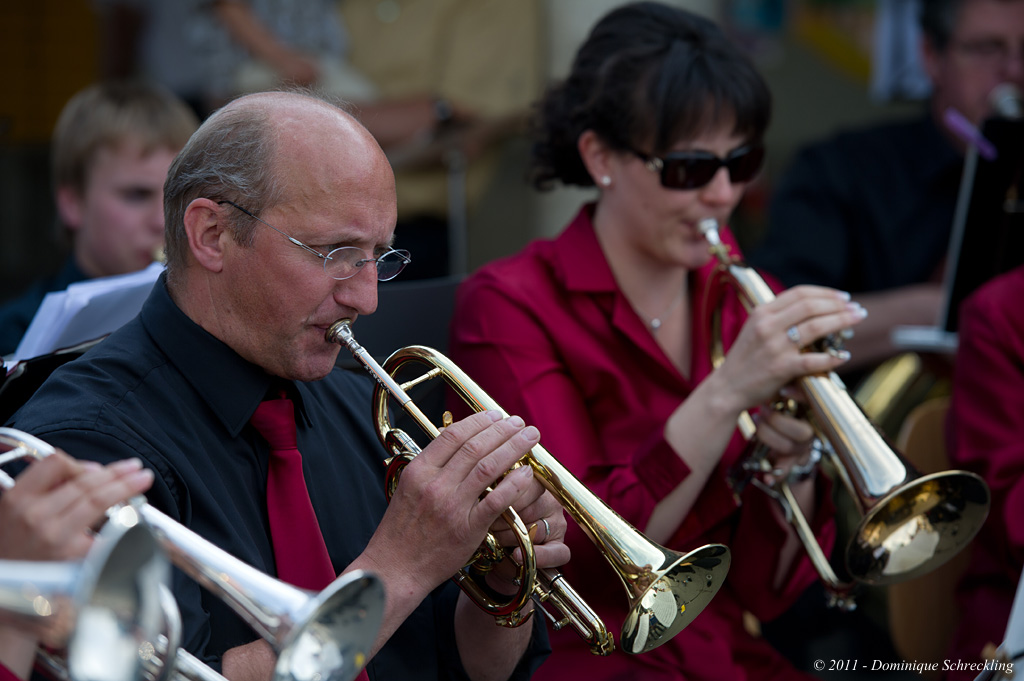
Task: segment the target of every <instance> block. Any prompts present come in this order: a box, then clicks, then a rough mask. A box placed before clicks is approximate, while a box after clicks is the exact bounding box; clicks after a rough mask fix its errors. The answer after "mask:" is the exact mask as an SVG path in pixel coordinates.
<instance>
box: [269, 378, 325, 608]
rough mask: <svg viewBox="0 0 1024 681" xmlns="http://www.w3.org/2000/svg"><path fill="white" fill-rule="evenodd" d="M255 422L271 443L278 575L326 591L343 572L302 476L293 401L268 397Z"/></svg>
mask: <svg viewBox="0 0 1024 681" xmlns="http://www.w3.org/2000/svg"><path fill="white" fill-rule="evenodd" d="M251 422H252V425H253V426H255V427H256V430H258V431H259V432H260V435H262V436H263V437H264V438H266V440H267V442H268V443H270V471H269V474H268V476H267V513H268V514H269V516H270V537H271V540H272V542H273V544H274V560H275V561H276V562H277V576H278V577H279V578H281V579H282V580H284V581H286V582H288V583H289V584H294V585H295V586H298V587H301V588H303V589H311V590H313V591H320V590H321V589H323V588H324V587H326V586H327V585H328V584H330V583H331V582H332V581H334V578H335V577H336V576H337V575H336V574H335V572H334V567H333V566H332V565H331V558H330V556H329V555H328V554H327V546H326V545H325V544H324V537H323V535H322V534H321V533H320V524H319V523H318V522H317V519H316V514H315V513H314V512H313V504H312V503H310V501H309V491H308V490H307V489H306V480H305V478H303V477H302V455H301V454H299V450H298V445H297V443H296V441H295V408H294V406H293V405H292V401H291V400H289V399H288V398H287V397H284V396H283V395H282V397H281V398H279V399H276V400H264V401H263V402H261V403H260V406H259V407H257V408H256V413H254V414H253V415H252V419H251Z"/></svg>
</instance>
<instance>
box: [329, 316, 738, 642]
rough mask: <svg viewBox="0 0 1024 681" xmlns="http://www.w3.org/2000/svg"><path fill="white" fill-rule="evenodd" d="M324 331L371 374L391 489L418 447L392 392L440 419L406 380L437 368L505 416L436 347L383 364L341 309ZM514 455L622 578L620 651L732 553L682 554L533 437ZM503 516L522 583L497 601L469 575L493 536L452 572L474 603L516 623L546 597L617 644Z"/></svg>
mask: <svg viewBox="0 0 1024 681" xmlns="http://www.w3.org/2000/svg"><path fill="white" fill-rule="evenodd" d="M326 338H327V340H328V341H329V342H333V343H338V344H340V345H344V346H345V347H346V348H348V350H349V351H350V352H351V353H352V354H353V355H354V356H355V358H356V359H357V360H358V361H359V362H360V363H361V364H363V366H364V367H365V368H366V369H367V370H368V371H369V372H370V373H371V374H372V375H373V376H374V378H376V379H377V388H376V390H375V392H374V400H373V416H374V420H375V422H376V424H377V434H378V436H379V437H380V439H381V442H382V443H383V444H384V446H385V448H387V449H388V450H389V451H390V452H391V453H392V454H394V456H393V457H391V459H389V460H388V482H387V487H388V490H389V491H388V494H389V497H390V494H391V492H392V491H393V488H394V485H396V484H397V475H398V473H399V472H400V470H401V468H403V467H404V466H405V465H406V464H407V463H408V462H409V461H410V460H411V459H412V457H414V456H415V455H416V454H417V453H418V452H419V451H420V448H419V447H418V446H417V445H416V443H415V442H413V440H412V438H410V437H409V436H408V435H407V434H405V433H404V432H402V431H401V430H398V429H396V428H392V427H391V422H390V419H389V415H388V407H387V405H388V399H389V397H390V398H393V399H395V400H397V401H398V402H399V403H400V404H401V406H402V409H403V410H404V411H405V412H406V413H407V414H409V415H410V416H411V417H412V418H413V419H414V420H415V421H416V422H417V423H418V424H419V426H420V427H421V428H422V429H423V430H424V431H425V432H426V433H427V434H428V435H429V436H430V437H436V436H437V435H438V432H439V431H438V429H437V427H436V426H434V424H433V423H432V422H431V421H430V420H429V419H428V418H427V417H426V416H425V415H424V414H423V412H422V411H421V410H420V409H419V407H417V406H416V404H415V403H414V402H413V401H412V399H411V398H410V397H409V395H408V394H406V392H405V390H406V388H410V387H412V386H414V385H417V384H419V383H422V382H424V381H426V380H429V379H431V378H434V377H436V376H441V377H443V379H444V380H445V382H446V383H447V384H448V385H450V386H451V387H452V388H453V389H454V390H455V391H456V393H458V395H459V396H460V397H461V398H462V399H463V400H465V402H466V403H467V404H468V405H469V406H470V407H471V408H472V409H474V410H476V411H484V410H493V411H497V412H499V413H501V414H503V415H505V416H507V414H505V412H504V411H503V410H502V409H501V407H500V406H498V405H497V403H495V402H494V401H493V400H492V399H491V398H490V397H488V395H487V394H486V393H485V392H484V391H483V390H481V389H480V387H479V386H477V385H476V383H474V382H473V381H472V380H471V379H470V378H469V377H468V376H466V374H465V373H464V372H463V371H462V370H461V369H459V368H458V367H457V366H456V365H455V364H454V363H453V362H452V361H451V360H450V359H448V358H447V357H445V356H444V355H443V354H441V353H440V352H438V351H436V350H434V349H433V348H427V347H423V346H416V345H413V346H409V347H405V348H402V349H400V350H398V351H396V352H395V353H394V354H392V355H391V356H390V357H389V358H388V359H387V360H386V361H385V362H384V366H385V367H387V368H384V367H381V366H380V365H379V364H378V363H377V362H376V361H375V360H374V359H373V357H371V356H370V354H369V353H368V352H367V351H366V350H365V349H364V348H363V347H362V346H361V345H359V343H357V342H356V340H355V338H354V337H353V335H352V329H351V322H350V320H348V319H341V320H338V321H337V322H335V323H334V324H332V325H331V327H330V328H329V329H328V330H327V334H326ZM409 362H418V363H421V364H425V365H427V366H428V367H430V370H429V371H428V372H427V373H426V374H423V375H421V376H420V377H418V378H417V379H415V380H412V381H409V382H407V383H404V384H401V385H399V384H398V383H397V382H396V381H395V380H394V378H393V376H394V375H395V374H396V373H397V372H398V371H399V370H400V369H401V367H402V366H403V365H405V364H406V363H409ZM520 464H523V465H526V464H528V465H530V466H531V467H532V468H533V472H534V475H535V476H536V477H537V479H539V480H540V482H541V484H543V485H544V487H545V488H546V489H547V490H548V491H550V492H551V493H552V494H553V495H554V496H555V498H557V499H558V500H559V502H560V503H561V504H562V506H563V507H564V508H565V510H566V511H568V513H569V515H571V516H572V518H573V519H574V520H575V521H576V522H577V523H579V525H580V527H582V528H583V530H584V532H586V533H587V536H589V537H590V539H591V541H593V542H594V543H595V544H596V545H597V547H598V549H599V550H600V551H601V552H602V554H604V557H605V558H606V559H607V560H608V562H609V563H611V565H612V567H613V568H614V569H615V571H616V573H617V574H618V575H619V578H620V579H621V580H622V583H623V585H624V586H625V587H626V591H627V594H628V596H629V601H630V611H629V615H628V616H627V618H626V621H625V623H624V624H623V627H622V634H621V639H622V645H623V647H624V649H625V650H626V652H629V653H643V652H647V651H648V650H651V649H653V648H656V647H657V646H659V645H661V644H662V643H665V642H667V641H668V640H669V639H671V638H672V637H673V636H675V635H676V634H677V633H679V632H680V631H682V629H683V628H684V627H686V625H688V624H689V623H690V622H691V621H693V619H694V618H695V617H697V615H699V614H700V612H701V611H702V610H703V609H704V607H705V606H706V605H707V604H708V603H709V602H710V601H711V599H712V598H713V597H714V595H715V594H716V593H717V592H718V589H719V588H720V587H721V586H722V582H723V581H724V580H725V575H726V573H727V572H728V570H729V560H730V554H729V550H728V549H727V548H726V547H725V546H722V545H721V544H709V545H707V546H704V547H701V548H698V549H696V550H694V551H691V552H690V553H687V554H685V555H684V554H680V553H676V552H675V551H670V550H668V549H666V548H664V547H662V546H659V545H657V544H655V543H653V542H651V541H650V540H649V539H647V537H645V536H644V535H643V534H641V533H640V532H639V531H638V530H637V529H636V528H634V527H633V526H632V525H630V524H629V523H627V522H626V521H625V520H623V519H622V518H621V517H620V516H619V515H618V514H617V513H615V512H614V511H613V510H612V509H611V508H609V507H608V506H607V505H606V504H605V503H604V502H603V501H602V500H601V499H599V498H598V497H596V496H595V495H594V494H593V493H592V492H591V491H590V490H588V489H587V488H586V487H585V486H584V485H583V484H582V483H580V481H579V480H577V479H576V478H575V477H574V476H573V475H572V474H571V473H570V472H569V471H568V470H566V469H565V468H564V467H563V466H562V465H561V464H560V463H559V462H558V460H557V459H555V458H554V457H553V456H552V455H551V454H549V453H548V452H547V451H546V450H545V449H544V448H543V447H541V446H540V445H537V446H535V447H534V448H533V449H532V450H531V452H530V453H529V454H528V455H527V456H526V457H524V458H523V460H522V461H520ZM504 517H505V519H506V521H507V522H508V523H509V525H510V526H511V527H512V528H513V531H514V533H515V534H516V535H517V536H518V538H519V545H520V548H521V549H522V554H523V558H524V560H523V562H522V564H521V565H520V566H519V568H518V569H519V581H518V583H519V584H520V589H519V592H518V593H517V594H516V595H515V596H513V597H511V598H510V599H509V600H508V601H506V602H503V603H499V602H496V601H495V600H494V599H493V598H491V597H489V596H487V595H486V594H485V593H484V590H483V589H481V588H480V587H479V586H478V585H477V584H476V583H475V580H474V572H476V573H480V572H485V571H486V570H487V569H489V567H490V564H491V563H493V562H497V561H500V560H502V559H503V558H504V557H506V555H505V552H504V550H503V549H502V547H500V546H498V545H497V542H496V541H494V539H493V537H491V536H489V537H488V541H487V542H485V544H484V546H483V547H481V550H480V551H478V552H477V555H476V556H474V561H473V562H471V563H470V564H469V565H467V566H466V567H465V568H463V569H462V570H461V571H460V572H459V573H458V574H457V575H456V576H455V577H454V579H455V581H456V582H457V583H458V584H459V586H460V587H462V589H463V590H464V591H465V592H466V593H467V594H468V595H469V596H470V598H472V599H473V600H474V602H476V604H477V605H478V606H479V607H481V608H482V609H484V610H486V611H487V612H490V613H492V614H494V615H495V616H496V617H497V619H498V622H499V624H504V625H506V626H517V625H518V624H521V623H522V622H523V621H525V618H522V617H521V616H520V615H519V610H520V608H522V607H523V605H525V603H526V601H527V600H529V599H530V598H531V597H534V598H536V599H537V600H538V601H540V602H541V603H543V602H547V601H551V602H552V603H553V604H554V605H555V607H557V608H558V609H559V610H560V611H561V612H562V618H560V619H557V618H555V617H554V616H553V615H552V614H551V613H550V612H548V611H547V610H546V609H545V608H543V607H541V609H542V610H544V613H545V615H546V616H547V617H548V618H549V619H550V620H551V621H552V622H553V626H554V628H555V629H560V628H562V627H563V626H565V625H566V624H569V625H570V626H572V627H573V628H574V629H575V630H576V632H577V633H578V634H580V636H582V637H583V638H584V639H585V640H586V641H587V643H588V644H589V645H590V648H591V650H592V651H593V652H594V653H595V654H598V655H607V654H608V653H610V652H611V651H612V650H613V649H614V640H613V637H612V636H611V634H609V633H608V631H607V629H606V628H605V626H604V623H603V622H602V621H601V619H600V618H599V617H598V616H597V615H596V614H595V613H594V612H593V610H592V609H591V608H590V607H589V606H588V605H587V604H586V602H584V601H583V600H582V599H581V598H580V597H579V596H578V595H577V594H576V592H575V591H574V590H573V589H572V588H571V587H570V586H569V584H568V583H567V582H566V581H565V579H563V578H562V576H561V575H560V574H558V573H557V572H555V571H552V570H537V568H536V560H535V556H534V549H533V543H532V541H531V540H530V538H529V534H528V532H527V531H526V528H525V527H524V525H523V522H522V521H521V520H520V519H519V517H518V516H517V515H516V514H515V512H514V511H513V510H512V509H509V510H508V511H507V512H506V515H505V516H504Z"/></svg>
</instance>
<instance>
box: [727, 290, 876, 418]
mask: <svg viewBox="0 0 1024 681" xmlns="http://www.w3.org/2000/svg"><path fill="white" fill-rule="evenodd" d="M866 315H867V312H866V310H864V308H863V307H861V306H860V305H859V304H858V303H855V302H851V301H850V296H849V294H848V293H844V292H842V291H836V290H835V289H830V288H825V287H821V286H796V287H794V288H791V289H789V290H787V291H784V292H782V293H780V294H779V296H778V297H777V298H775V299H774V300H772V301H770V302H767V303H764V304H763V305H759V306H757V307H756V308H754V310H753V311H751V313H750V317H749V318H748V319H747V321H746V323H744V325H743V328H742V329H741V331H740V333H739V336H737V338H736V341H735V342H734V343H733V345H732V347H731V348H730V349H729V352H728V354H727V355H726V356H725V361H724V362H723V363H722V365H721V366H720V367H719V369H718V371H717V372H716V373H718V374H719V375H718V378H720V379H721V380H722V384H724V386H726V387H727V390H726V391H725V394H726V395H728V396H730V399H732V400H733V401H734V403H733V408H734V410H735V411H736V412H737V413H739V412H740V411H742V410H744V409H748V408H750V407H753V406H755V405H758V404H761V403H763V402H767V401H768V400H771V399H773V397H774V396H775V395H776V394H777V393H778V392H779V390H780V389H781V388H782V386H784V385H786V384H788V383H790V382H791V381H792V380H793V379H795V378H798V377H800V376H806V375H809V374H816V373H822V372H828V371H832V370H834V369H836V368H838V367H839V366H841V365H842V364H843V363H844V362H846V361H847V360H848V359H849V354H848V353H846V352H844V351H840V352H818V351H815V350H812V349H810V346H811V345H812V344H813V343H814V342H815V341H817V340H819V339H821V338H824V337H826V336H829V335H832V334H838V333H840V332H842V331H843V330H844V329H848V328H850V327H852V326H855V325H856V324H858V323H860V322H861V321H862V320H863V319H864V317H865V316H866Z"/></svg>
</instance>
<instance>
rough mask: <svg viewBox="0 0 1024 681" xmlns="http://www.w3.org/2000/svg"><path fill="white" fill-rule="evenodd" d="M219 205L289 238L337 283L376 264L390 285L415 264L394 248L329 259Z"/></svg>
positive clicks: (342, 252) (351, 251)
mask: <svg viewBox="0 0 1024 681" xmlns="http://www.w3.org/2000/svg"><path fill="white" fill-rule="evenodd" d="M217 203H218V204H220V205H223V204H225V203H226V204H228V205H229V206H232V207H234V208H237V209H238V210H240V211H242V212H243V213H245V214H246V215H248V216H249V217H251V218H252V219H253V220H256V221H257V222H260V223H262V224H264V225H266V226H267V227H270V229H272V230H274V231H275V232H277V233H278V234H280V235H281V236H283V237H285V238H286V239H288V241H291V242H292V243H293V244H295V245H296V246H298V247H299V248H301V249H303V250H305V251H309V252H310V253H312V254H313V255H315V256H316V257H318V258H320V259H321V260H323V262H324V272H326V273H327V276H328V277H330V278H331V279H337V280H338V281H342V280H344V279H350V278H352V277H354V276H356V275H357V274H359V270H361V269H363V266H364V265H367V264H369V263H373V264H374V265H375V266H376V267H377V280H378V281H390V280H391V279H394V278H395V277H397V276H398V275H399V273H401V271H402V270H404V269H405V266H406V265H408V264H409V263H410V262H412V258H411V257H410V256H409V251H404V250H395V249H393V248H392V249H391V250H389V251H388V252H386V253H383V254H381V255H379V256H377V257H376V258H367V257H366V251H364V250H363V249H361V248H357V247H356V246H342V247H340V248H335V249H334V250H332V251H331V252H330V253H328V254H327V255H324V254H323V253H321V252H320V251H318V250H316V249H315V248H313V247H312V246H307V245H306V244H304V243H302V242H301V241H299V240H298V239H296V238H295V237H293V236H291V235H290V234H286V233H285V232H282V231H281V230H279V229H278V228H277V227H274V226H273V225H272V224H270V223H269V222H266V221H265V220H262V219H260V218H258V217H256V216H255V215H253V214H252V213H250V212H249V211H247V210H246V209H244V208H242V207H241V206H239V205H238V204H237V203H235V202H233V201H227V200H224V201H218V202H217Z"/></svg>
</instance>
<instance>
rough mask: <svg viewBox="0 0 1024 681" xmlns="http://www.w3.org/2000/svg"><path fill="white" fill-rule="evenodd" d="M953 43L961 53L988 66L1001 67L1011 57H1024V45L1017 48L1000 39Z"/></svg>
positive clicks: (1015, 58)
mask: <svg viewBox="0 0 1024 681" xmlns="http://www.w3.org/2000/svg"><path fill="white" fill-rule="evenodd" d="M951 45H952V48H953V49H954V50H956V51H957V52H959V53H960V54H962V55H964V56H965V57H967V58H968V59H971V60H973V61H975V62H978V63H980V64H984V65H985V66H986V67H999V66H1002V65H1003V64H1006V63H1008V62H1009V60H1010V59H1014V60H1020V59H1021V58H1024V46H1021V47H1020V49H1016V50H1015V49H1014V48H1013V46H1012V45H1010V44H1008V43H1006V42H1005V41H1003V40H999V39H988V38H979V39H975V40H962V41H959V42H954V43H952V44H951Z"/></svg>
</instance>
